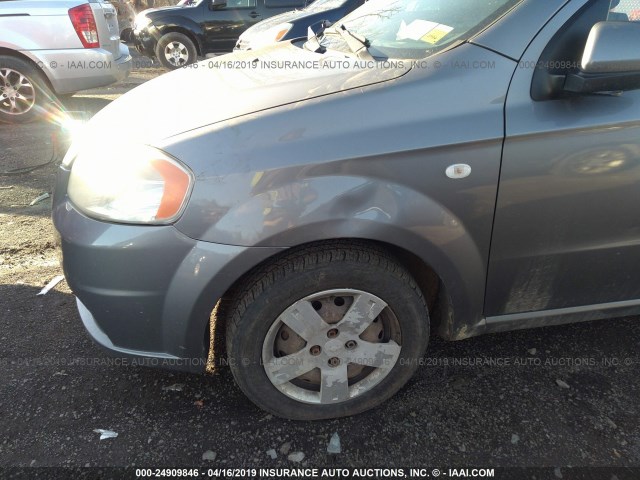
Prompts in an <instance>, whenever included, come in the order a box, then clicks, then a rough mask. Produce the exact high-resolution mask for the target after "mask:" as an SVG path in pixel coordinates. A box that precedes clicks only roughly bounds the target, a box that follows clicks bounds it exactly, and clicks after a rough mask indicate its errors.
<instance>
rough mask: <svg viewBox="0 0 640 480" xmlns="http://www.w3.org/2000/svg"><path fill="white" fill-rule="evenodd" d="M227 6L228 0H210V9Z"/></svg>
mask: <svg viewBox="0 0 640 480" xmlns="http://www.w3.org/2000/svg"><path fill="white" fill-rule="evenodd" d="M226 6H227V0H209V10H221V9H223V8H225V7H226Z"/></svg>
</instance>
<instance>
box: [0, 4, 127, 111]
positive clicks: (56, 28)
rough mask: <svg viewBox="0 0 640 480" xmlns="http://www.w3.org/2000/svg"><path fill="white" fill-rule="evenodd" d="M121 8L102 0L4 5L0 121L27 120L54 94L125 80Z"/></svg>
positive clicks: (47, 105)
mask: <svg viewBox="0 0 640 480" xmlns="http://www.w3.org/2000/svg"><path fill="white" fill-rule="evenodd" d="M130 70H131V55H129V49H128V48H127V47H126V46H125V45H123V44H122V43H120V31H119V29H118V20H117V14H116V9H115V8H114V7H113V5H111V4H109V3H106V2H101V1H99V0H59V1H58V0H9V1H1V2H0V121H5V122H26V121H29V120H32V119H34V118H36V117H37V116H39V115H41V114H42V113H44V112H46V111H47V110H49V109H50V108H51V105H52V104H53V103H54V102H53V100H54V98H55V97H54V95H53V94H57V95H65V94H72V93H75V92H78V91H80V90H86V89H88V88H95V87H101V86H104V85H109V84H111V83H114V82H118V81H120V80H123V79H125V78H126V77H127V76H128V75H129V71H130Z"/></svg>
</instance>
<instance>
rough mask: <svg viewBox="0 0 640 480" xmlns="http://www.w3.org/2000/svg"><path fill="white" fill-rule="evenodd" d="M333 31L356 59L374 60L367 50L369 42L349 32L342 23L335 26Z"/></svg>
mask: <svg viewBox="0 0 640 480" xmlns="http://www.w3.org/2000/svg"><path fill="white" fill-rule="evenodd" d="M335 30H336V32H338V34H340V36H341V37H342V39H343V40H344V41H345V43H346V44H347V46H348V47H349V49H351V51H352V52H353V53H355V54H356V55H357V57H358V58H360V59H362V60H374V58H373V55H371V54H370V53H369V50H368V48H369V46H370V45H371V44H370V43H369V40H367V39H366V38H364V37H363V36H361V35H358V34H357V33H352V32H350V31H349V30H348V29H347V27H345V26H344V23H341V24H340V25H338V26H336V28H335Z"/></svg>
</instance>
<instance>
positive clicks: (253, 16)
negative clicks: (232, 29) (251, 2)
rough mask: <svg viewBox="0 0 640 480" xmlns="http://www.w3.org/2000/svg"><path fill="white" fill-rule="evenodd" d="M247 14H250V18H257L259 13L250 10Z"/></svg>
mask: <svg viewBox="0 0 640 480" xmlns="http://www.w3.org/2000/svg"><path fill="white" fill-rule="evenodd" d="M249 16H250V17H251V18H257V17H259V16H260V14H259V13H258V12H251V13H250V14H249Z"/></svg>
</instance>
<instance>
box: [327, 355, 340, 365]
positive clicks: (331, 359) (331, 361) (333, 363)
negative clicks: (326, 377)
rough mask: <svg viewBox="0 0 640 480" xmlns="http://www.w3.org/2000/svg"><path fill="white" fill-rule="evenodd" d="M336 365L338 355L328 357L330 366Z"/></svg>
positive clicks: (338, 360)
mask: <svg viewBox="0 0 640 480" xmlns="http://www.w3.org/2000/svg"><path fill="white" fill-rule="evenodd" d="M338 365H340V359H339V358H338V357H331V358H330V359H329V366H330V367H337V366H338Z"/></svg>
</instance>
